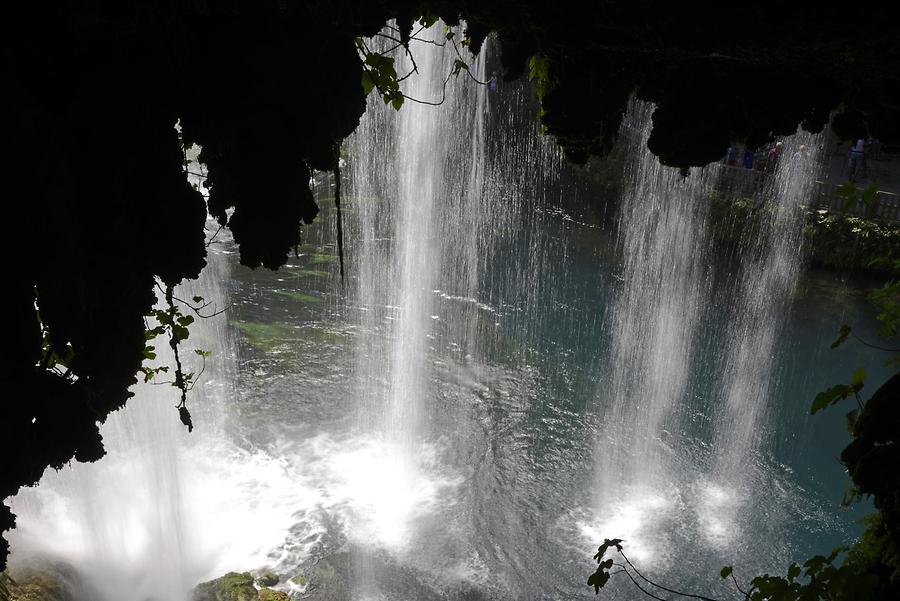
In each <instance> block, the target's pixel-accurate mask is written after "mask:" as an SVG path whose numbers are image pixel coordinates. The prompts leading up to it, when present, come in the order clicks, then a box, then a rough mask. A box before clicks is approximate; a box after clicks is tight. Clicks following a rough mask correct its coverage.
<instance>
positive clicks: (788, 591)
mask: <svg viewBox="0 0 900 601" xmlns="http://www.w3.org/2000/svg"><path fill="white" fill-rule="evenodd" d="M623 542H624V541H622V539H619V538H614V539H606V540H604V541H603V544H602V545H600V547H599V548H598V549H597V554H596V555H594V559H595V560H596V561H597V569H596V570H595V571H594V573H593V574H591V575H590V577H589V578H588V581H587V584H588V586H592V587H594V592H595V593H596V594H598V595H599V594H600V589H602V588H604V587H605V586H606V585H607V584H608V583H609V582H610V579H611V577H612V576H614V575H616V574H622V573H624V574H625V575H626V576H628V578H629V580H630V581H631V583H632V584H633V585H634V586H635V587H636V588H637V589H638V590H639V591H641V592H642V593H643V594H644V595H645V596H647V597H649V598H650V599H657V600H658V601H669V600H668V599H666V598H664V597H660V596H658V595H656V594H655V593H654V592H653V589H657V590H659V591H663V592H665V593H669V594H671V595H675V596H676V597H683V598H686V599H699V600H700V601H720V600H718V599H716V598H714V597H709V596H706V595H703V594H697V593H687V592H684V591H679V590H676V589H673V588H671V587H668V586H665V585H663V584H660V583H658V582H655V581H653V580H651V579H650V578H648V577H647V576H645V575H644V574H643V573H641V571H640V570H638V568H637V566H635V565H634V563H632V561H631V560H630V559H628V556H627V555H625V552H624V550H623V547H622V543H623ZM612 549H615V553H617V554H618V555H619V556H620V557H621V558H622V560H624V563H620V562H617V561H615V560H614V559H613V558H612V557H610V558H606V554H607V553H608V552H609V551H610V550H612ZM848 551H849V549H848V548H847V547H838V548H836V549H834V550H832V551H831V553H830V554H829V555H827V556H824V555H816V556H815V557H811V558H810V559H807V560H806V561H805V562H804V563H803V565H802V567H801V566H800V565H798V564H796V563H792V564H791V565H790V566H789V567H788V569H787V573H786V574H785V576H771V575H769V574H764V575H762V576H757V577H755V578H753V579H752V580H751V581H750V583H749V585H748V586H745V587H742V586H741V585H740V583H739V582H738V580H737V578H736V577H735V575H734V569H733V568H732V567H731V566H725V567H723V568H722V569H721V570H720V571H719V576H720V577H721V578H722V579H728V578H730V579H731V582H732V583H733V585H734V589H735V591H736V592H737V594H738V595H739V598H740V599H742V600H744V601H807V600H810V601H812V600H816V599H826V600H830V599H851V598H852V599H857V598H859V599H863V598H866V597H865V596H864V595H863V596H859V597H857V596H856V595H857V594H858V593H864V592H865V591H871V590H872V588H873V587H874V585H875V583H873V581H872V575H871V574H860V573H858V572H857V571H856V570H855V569H854V567H853V566H852V565H850V564H848V563H847V562H844V563H843V564H842V565H840V566H837V565H835V561H836V560H837V558H838V557H839V556H840V555H841V554H843V553H847V552H848ZM613 568H617V569H616V570H615V571H613ZM642 582H643V583H644V584H643V585H642V584H641V583H642ZM646 585H649V586H646Z"/></svg>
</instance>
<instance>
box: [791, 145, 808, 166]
mask: <svg viewBox="0 0 900 601" xmlns="http://www.w3.org/2000/svg"><path fill="white" fill-rule="evenodd" d="M791 162H792V163H796V164H803V163H808V162H809V146H807V145H806V144H801V145H800V148H798V149H797V152H795V153H794V154H793V156H791Z"/></svg>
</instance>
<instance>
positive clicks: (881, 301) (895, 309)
mask: <svg viewBox="0 0 900 601" xmlns="http://www.w3.org/2000/svg"><path fill="white" fill-rule="evenodd" d="M869 301H870V302H871V303H872V304H873V305H875V307H876V308H877V309H878V317H877V319H878V321H880V322H881V328H879V330H878V335H879V336H882V337H884V338H892V337H895V336H897V334H898V333H900V280H898V281H894V282H888V283H887V284H885V285H884V287H883V288H880V289H878V290H875V291H874V292H872V293H871V294H870V295H869Z"/></svg>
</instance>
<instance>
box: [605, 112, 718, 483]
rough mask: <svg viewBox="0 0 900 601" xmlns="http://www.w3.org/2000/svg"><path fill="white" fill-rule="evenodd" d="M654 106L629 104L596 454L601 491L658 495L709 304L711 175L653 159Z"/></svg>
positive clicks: (702, 170)
mask: <svg viewBox="0 0 900 601" xmlns="http://www.w3.org/2000/svg"><path fill="white" fill-rule="evenodd" d="M652 111H653V106H652V105H650V104H648V103H644V102H640V101H632V102H631V104H630V105H629V108H628V113H627V115H626V117H625V120H624V124H623V127H622V142H624V143H625V144H627V147H628V151H627V154H628V157H629V160H628V163H627V164H626V166H625V182H624V187H623V194H622V199H621V204H620V207H619V216H618V240H619V245H620V248H621V253H622V267H621V274H620V276H619V278H618V279H619V282H618V285H617V287H616V293H615V297H614V301H613V304H612V307H611V309H610V310H609V313H608V329H609V331H610V332H611V338H612V352H611V355H612V357H611V383H610V385H609V387H608V394H609V395H610V397H611V398H610V403H611V405H610V406H609V407H608V408H606V409H605V413H606V420H605V423H604V425H603V433H602V437H601V439H600V442H599V444H598V446H597V462H598V463H597V469H598V471H599V477H600V482H601V496H602V495H603V491H604V490H612V489H619V490H620V489H621V486H622V485H623V484H625V485H627V486H631V487H634V488H635V489H637V490H641V489H645V488H646V489H648V490H656V491H660V490H661V487H664V485H665V483H666V482H667V472H668V471H669V469H670V467H671V466H670V462H669V459H668V457H669V455H670V454H671V453H672V452H673V447H675V446H677V444H678V440H677V428H678V423H679V420H680V417H681V415H680V410H681V408H682V407H683V405H684V400H685V396H686V394H687V393H688V385H689V380H690V378H689V376H690V368H691V360H692V357H693V353H694V337H695V330H696V328H697V326H698V318H699V316H700V313H701V311H702V309H703V307H704V303H705V298H706V294H707V281H708V276H709V265H708V262H707V261H706V260H705V259H704V255H705V254H706V249H707V246H708V241H707V236H706V220H707V213H708V203H706V202H703V199H702V198H700V196H701V195H702V194H703V193H704V192H708V191H709V189H710V187H711V185H712V184H713V183H714V182H715V178H716V177H717V173H716V170H715V169H710V168H707V169H699V170H694V171H693V172H692V173H691V174H690V175H689V176H687V177H682V175H681V174H680V173H679V172H678V171H677V170H676V169H673V168H668V167H663V166H662V165H660V163H659V161H658V159H657V158H656V157H655V156H653V155H652V154H651V153H650V151H649V150H647V139H648V137H649V135H650V129H651V119H650V117H651V114H652Z"/></svg>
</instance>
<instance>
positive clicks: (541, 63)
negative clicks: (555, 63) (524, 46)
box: [528, 54, 559, 100]
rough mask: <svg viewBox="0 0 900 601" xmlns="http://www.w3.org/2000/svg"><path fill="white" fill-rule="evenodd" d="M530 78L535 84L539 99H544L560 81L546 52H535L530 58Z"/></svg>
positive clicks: (535, 91)
mask: <svg viewBox="0 0 900 601" xmlns="http://www.w3.org/2000/svg"><path fill="white" fill-rule="evenodd" d="M528 79H529V80H531V81H533V82H534V84H535V85H534V93H535V95H536V96H537V98H538V100H543V99H544V97H545V96H546V95H547V94H548V93H549V92H550V91H551V90H552V89H553V88H555V87H556V85H557V84H558V83H559V82H558V81H557V80H556V78H555V76H554V74H553V69H552V68H551V64H550V59H549V58H548V57H547V55H546V54H535V55H534V56H532V57H531V58H530V59H529V60H528Z"/></svg>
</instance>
